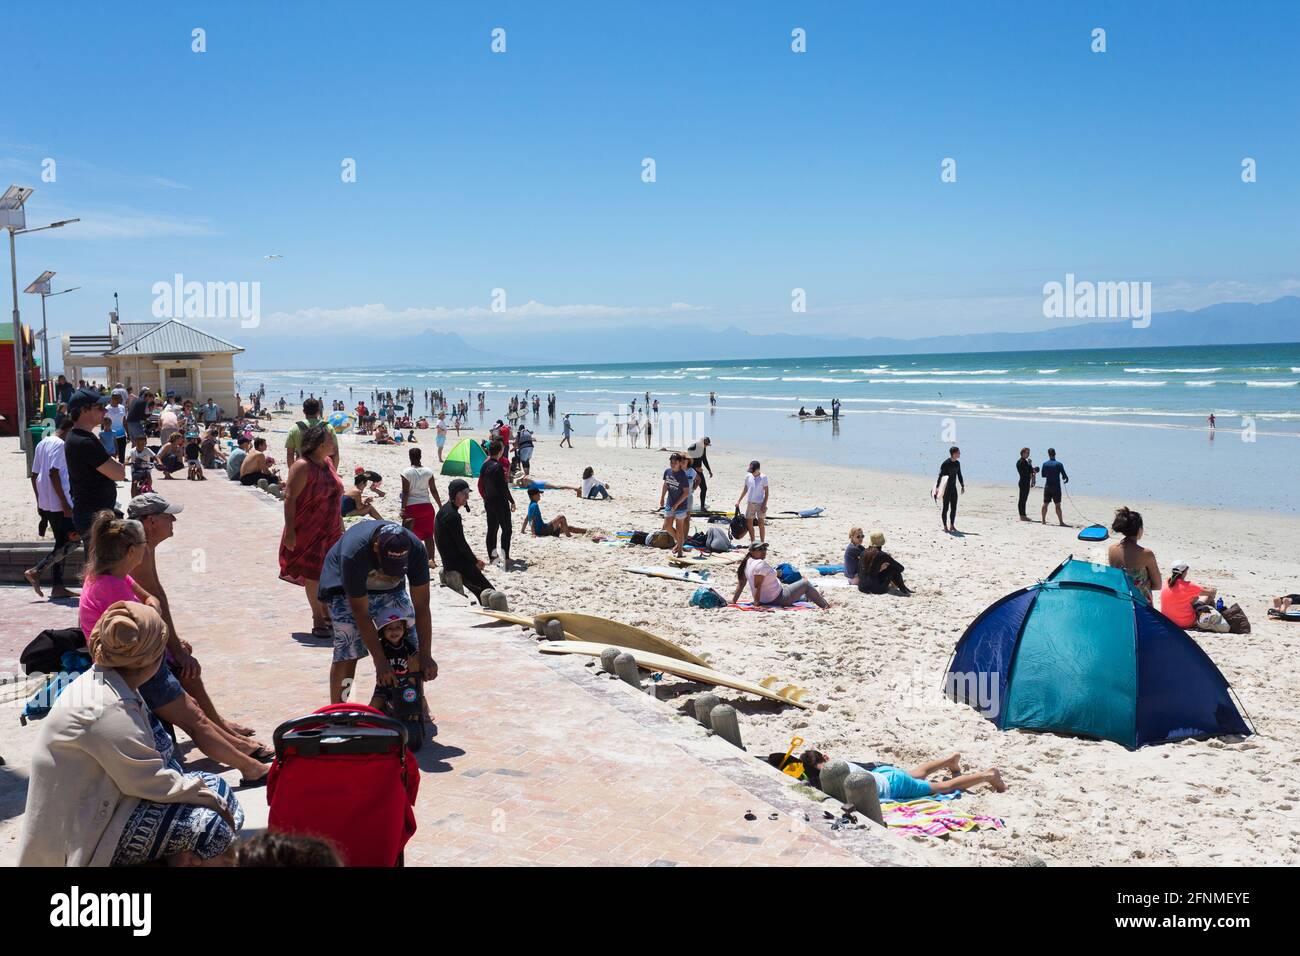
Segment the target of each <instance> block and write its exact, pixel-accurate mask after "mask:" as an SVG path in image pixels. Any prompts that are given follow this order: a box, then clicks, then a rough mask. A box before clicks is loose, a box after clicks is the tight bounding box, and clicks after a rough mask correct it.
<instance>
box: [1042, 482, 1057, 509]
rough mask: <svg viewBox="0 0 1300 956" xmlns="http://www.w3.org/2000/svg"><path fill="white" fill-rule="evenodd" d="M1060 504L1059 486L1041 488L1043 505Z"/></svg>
mask: <svg viewBox="0 0 1300 956" xmlns="http://www.w3.org/2000/svg"><path fill="white" fill-rule="evenodd" d="M1060 503H1061V486H1060V485H1057V486H1056V487H1055V488H1053V487H1052V486H1051V485H1044V486H1043V504H1045V505H1050V504H1058V505H1059V504H1060Z"/></svg>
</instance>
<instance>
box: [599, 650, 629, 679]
mask: <svg viewBox="0 0 1300 956" xmlns="http://www.w3.org/2000/svg"><path fill="white" fill-rule="evenodd" d="M622 653H623V652H622V650H620V649H619V648H617V647H607V648H605V649H604V650H603V651H601V652H600V669H601V670H603V671H604V672H605V673H606V674H616V671H615V670H614V661H615V659H617V658H618V655H620V654H622Z"/></svg>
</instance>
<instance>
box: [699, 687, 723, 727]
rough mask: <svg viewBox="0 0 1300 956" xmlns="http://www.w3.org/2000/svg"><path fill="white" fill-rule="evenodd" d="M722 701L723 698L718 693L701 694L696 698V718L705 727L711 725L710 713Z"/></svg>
mask: <svg viewBox="0 0 1300 956" xmlns="http://www.w3.org/2000/svg"><path fill="white" fill-rule="evenodd" d="M720 703H722V698H721V697H719V696H718V695H717V694H701V695H700V696H699V697H696V698H695V719H696V720H698V721H699V722H700V723H702V724H703V725H704V726H705V727H707V726H709V714H710V712H712V710H713V708H714V707H717V706H718V705H719V704H720Z"/></svg>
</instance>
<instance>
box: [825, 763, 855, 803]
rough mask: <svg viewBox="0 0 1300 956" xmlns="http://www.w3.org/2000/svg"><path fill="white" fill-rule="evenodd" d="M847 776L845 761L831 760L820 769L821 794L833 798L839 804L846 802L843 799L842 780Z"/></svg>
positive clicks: (847, 767)
mask: <svg viewBox="0 0 1300 956" xmlns="http://www.w3.org/2000/svg"><path fill="white" fill-rule="evenodd" d="M848 775H849V764H848V761H847V760H832V761H831V762H830V763H828V764H827V765H826V766H824V767H822V792H823V793H825V794H827V795H829V796H832V797H834V798H835V799H836V800H838V801H839V802H840V803H845V802H847V801H846V800H845V798H844V778H845V777H847V776H848Z"/></svg>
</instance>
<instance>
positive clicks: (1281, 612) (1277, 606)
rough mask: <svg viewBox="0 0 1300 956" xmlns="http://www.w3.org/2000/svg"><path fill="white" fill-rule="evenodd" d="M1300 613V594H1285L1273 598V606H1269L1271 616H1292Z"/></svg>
mask: <svg viewBox="0 0 1300 956" xmlns="http://www.w3.org/2000/svg"><path fill="white" fill-rule="evenodd" d="M1297 613H1300V594H1283V595H1282V596H1281V597H1275V598H1273V606H1272V607H1271V608H1269V611H1268V616H1269V617H1290V616H1292V615H1295V614H1297Z"/></svg>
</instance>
